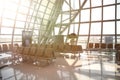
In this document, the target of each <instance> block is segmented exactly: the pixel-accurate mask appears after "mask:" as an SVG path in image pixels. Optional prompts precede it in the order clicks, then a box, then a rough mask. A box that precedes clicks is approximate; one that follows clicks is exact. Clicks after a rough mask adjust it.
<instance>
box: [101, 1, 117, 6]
mask: <svg viewBox="0 0 120 80" xmlns="http://www.w3.org/2000/svg"><path fill="white" fill-rule="evenodd" d="M114 3H115V0H103V4H104V5H107V4H114Z"/></svg>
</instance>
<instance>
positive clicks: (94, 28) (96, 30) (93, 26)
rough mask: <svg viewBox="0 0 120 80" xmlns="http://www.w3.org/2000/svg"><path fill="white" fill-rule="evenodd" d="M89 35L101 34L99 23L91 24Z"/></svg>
mask: <svg viewBox="0 0 120 80" xmlns="http://www.w3.org/2000/svg"><path fill="white" fill-rule="evenodd" d="M91 34H101V23H92V24H91Z"/></svg>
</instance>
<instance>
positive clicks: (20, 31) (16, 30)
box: [14, 29, 23, 34]
mask: <svg viewBox="0 0 120 80" xmlns="http://www.w3.org/2000/svg"><path fill="white" fill-rule="evenodd" d="M22 31H23V29H15V32H14V34H22Z"/></svg>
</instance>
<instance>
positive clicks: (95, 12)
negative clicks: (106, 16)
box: [92, 8, 101, 21]
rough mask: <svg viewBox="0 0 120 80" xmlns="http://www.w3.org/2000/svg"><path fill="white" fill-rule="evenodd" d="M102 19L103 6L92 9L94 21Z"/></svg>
mask: <svg viewBox="0 0 120 80" xmlns="http://www.w3.org/2000/svg"><path fill="white" fill-rule="evenodd" d="M96 20H101V8H95V9H92V21H96Z"/></svg>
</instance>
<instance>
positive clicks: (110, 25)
mask: <svg viewBox="0 0 120 80" xmlns="http://www.w3.org/2000/svg"><path fill="white" fill-rule="evenodd" d="M103 34H115V22H104V23H103Z"/></svg>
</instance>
